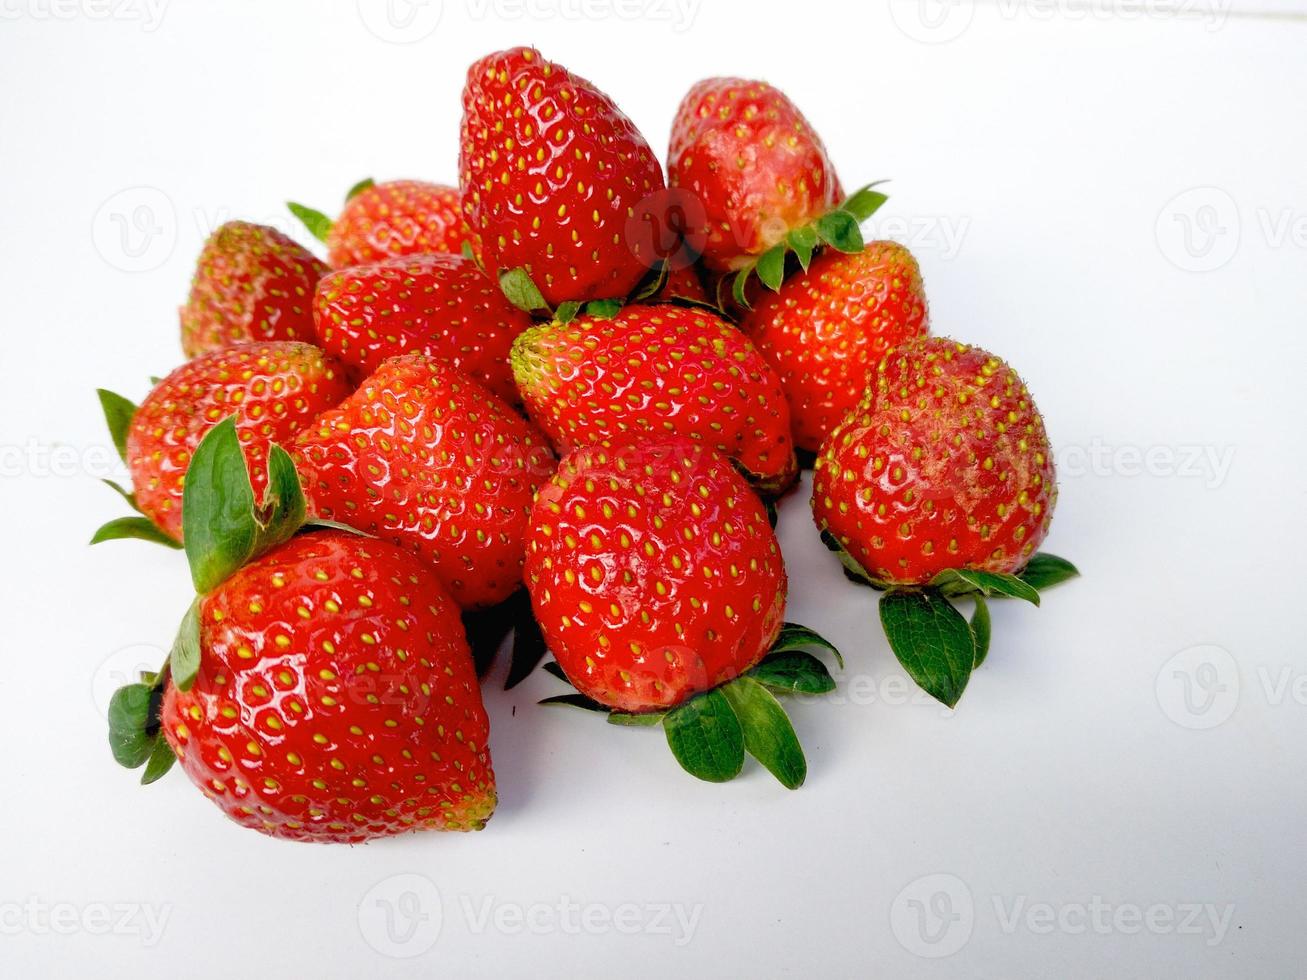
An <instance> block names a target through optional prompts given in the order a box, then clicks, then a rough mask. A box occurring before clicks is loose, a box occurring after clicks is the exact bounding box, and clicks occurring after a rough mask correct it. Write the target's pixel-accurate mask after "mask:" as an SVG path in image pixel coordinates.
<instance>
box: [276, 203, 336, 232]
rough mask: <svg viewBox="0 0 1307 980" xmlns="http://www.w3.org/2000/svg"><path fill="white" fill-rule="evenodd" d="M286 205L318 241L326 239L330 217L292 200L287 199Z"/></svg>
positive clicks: (329, 228)
mask: <svg viewBox="0 0 1307 980" xmlns="http://www.w3.org/2000/svg"><path fill="white" fill-rule="evenodd" d="M286 207H288V208H290V213H291V214H293V215H295V217H297V218H299V219H300V223H301V224H302V225H304V227H305V228H307V229H308V230H309V234H310V235H312V236H313V237H314V238H316V239H317V240H318V241H320V242H325V241H326V240H327V233H328V232H330V231H331V219H330V218H328V217H327V216H326V215H325V214H323V213H322V212H321V211H315V210H314V209H313V208H310V207H306V206H304V205H303V204H296V203H295V202H294V201H287V202H286Z"/></svg>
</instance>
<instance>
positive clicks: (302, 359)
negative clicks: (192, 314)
mask: <svg viewBox="0 0 1307 980" xmlns="http://www.w3.org/2000/svg"><path fill="white" fill-rule="evenodd" d="M351 390H352V389H351V388H350V386H349V383H348V382H347V381H346V379H345V366H344V365H343V364H341V363H339V362H338V361H337V360H336V359H335V358H333V357H329V356H327V355H325V354H323V352H322V351H320V350H319V349H318V348H316V347H312V346H310V345H308V344H301V343H297V342H294V341H277V342H271V343H261V344H240V345H237V346H235V347H228V348H226V349H224V350H216V351H212V352H211V353H208V354H203V355H201V356H199V357H197V358H195V360H193V361H188V362H187V363H186V364H183V365H182V366H181V367H179V368H178V369H177V370H175V371H173V372H172V374H170V375H168V376H167V377H166V378H164V379H163V380H162V381H160V382H159V383H158V384H157V385H155V387H154V390H153V391H151V392H150V394H149V396H148V397H147V398H146V399H145V401H144V402H142V403H141V406H140V408H134V407H133V406H132V405H131V403H130V402H127V401H126V399H122V398H120V397H119V396H115V395H112V394H111V393H109V392H103V393H102V394H101V397H102V399H103V398H108V399H115V400H116V402H115V404H117V405H118V406H120V407H121V409H122V411H121V412H120V413H119V414H117V415H116V416H112V415H111V419H110V427H111V429H116V430H117V431H114V433H113V434H114V441H115V443H119V444H122V445H123V448H124V460H125V462H126V463H127V466H128V468H129V469H130V471H131V474H132V484H133V486H134V487H135V493H134V495H133V497H132V503H133V504H134V505H135V506H136V507H137V508H138V509H139V510H140V512H141V513H142V514H143V515H144V516H145V517H147V518H149V520H150V521H151V522H153V524H154V525H155V526H157V528H159V529H160V530H162V531H163V532H164V533H165V534H166V535H167V536H168V537H169V538H172V539H174V540H177V541H180V540H181V538H182V507H181V504H182V483H183V480H184V478H185V476H186V470H187V467H188V466H189V465H190V461H191V455H192V453H194V451H195V447H196V446H198V445H199V444H200V440H201V439H202V438H204V436H205V434H206V433H207V432H208V431H209V430H210V429H212V428H213V427H214V425H216V424H217V423H218V422H220V421H221V420H222V419H224V418H226V417H228V416H233V417H234V418H235V420H236V429H237V432H238V433H239V435H240V442H241V446H242V448H243V449H244V451H245V457H246V459H247V460H248V463H249V468H250V472H251V475H252V477H253V481H254V489H255V494H256V496H259V497H261V496H262V494H263V490H264V487H265V486H266V485H267V480H268V477H267V455H268V447H269V445H271V444H272V443H285V444H287V445H289V444H290V441H291V440H292V439H293V438H294V437H295V434H296V433H297V432H299V431H300V429H302V428H304V427H305V426H306V425H308V424H309V423H310V422H312V421H313V419H315V418H316V417H317V416H318V414H319V413H321V412H324V411H326V410H327V409H329V408H332V407H334V406H335V405H338V404H339V403H340V402H341V401H343V400H344V399H345V398H347V397H348V396H349V393H350V391H351ZM109 407H110V403H109V402H106V410H108V409H109ZM125 536H144V537H150V538H154V537H155V535H154V534H152V533H150V530H149V528H148V526H145V525H144V522H142V521H141V520H140V518H122V519H120V520H118V521H113V522H111V523H110V524H108V525H106V526H105V528H102V529H101V532H100V534H98V535H97V537H96V540H107V539H109V538H112V537H125Z"/></svg>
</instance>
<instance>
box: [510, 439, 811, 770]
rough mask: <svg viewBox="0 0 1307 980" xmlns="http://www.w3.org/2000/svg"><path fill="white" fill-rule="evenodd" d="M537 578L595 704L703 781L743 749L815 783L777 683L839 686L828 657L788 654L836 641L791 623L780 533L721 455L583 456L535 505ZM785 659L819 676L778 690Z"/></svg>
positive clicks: (538, 596)
mask: <svg viewBox="0 0 1307 980" xmlns="http://www.w3.org/2000/svg"><path fill="white" fill-rule="evenodd" d="M526 582H527V589H528V591H529V592H530V593H531V602H532V607H533V609H534V610H535V614H536V619H537V621H538V622H539V624H540V627H541V630H542V632H543V634H544V636H545V639H546V641H547V643H548V645H549V649H550V650H552V651H553V654H554V657H555V658H556V659H557V661H558V666H559V667H560V668H561V669H562V671H563V673H564V674H565V675H566V677H567V679H568V680H570V681H571V682H572V684H573V685H575V687H576V688H577V689H578V690H579V691H580V692H581V695H582V698H581V701H580V703H581V705H582V706H583V707H592V708H596V709H599V710H603V709H615V713H614V715H613V720H614V721H625V722H627V723H646V724H655V723H657V722H659V721H662V723H663V725H664V726H665V728H666V731H667V737H668V741H669V743H670V744H671V747H672V750H673V752H674V753H675V754H676V755H677V758H678V760H680V761H681V763H682V765H683V766H685V768H687V769H688V770H689V771H690V772H692V773H693V774H695V775H697V776H699V777H700V778H703V779H710V780H714V781H721V780H724V779H730V778H732V777H733V776H735V775H736V774H737V773H738V772H739V771H740V766H741V764H742V763H743V760H744V751H745V748H747V749H748V750H749V751H750V752H751V753H752V754H754V755H755V756H756V757H757V758H758V759H759V760H760V761H762V762H763V763H764V765H766V766H767V767H768V768H769V769H771V770H772V772H774V773H775V774H776V775H777V777H778V778H780V779H781V781H782V782H783V783H785V785H787V786H789V787H790V788H795V787H797V786H798V785H799V784H801V783H802V782H803V774H804V772H805V771H806V763H804V760H803V753H802V750H801V749H800V748H799V745H798V741H797V739H796V738H795V736H794V731H793V728H792V727H791V726H790V724H789V721H788V719H786V717H785V712H784V709H782V708H781V707H780V705H779V704H778V703H777V702H776V699H775V698H774V697H773V696H772V695H771V694H770V693H768V691H767V689H766V688H767V687H768V686H775V687H777V688H779V689H788V690H790V691H793V690H797V689H805V690H816V689H821V690H829V689H830V686H833V682H831V681H830V675H829V674H828V673H827V672H826V670H825V668H824V667H823V666H822V665H821V664H820V663H819V662H818V661H816V660H815V659H813V658H811V657H810V656H808V655H805V654H794V653H789V654H787V653H780V652H778V651H783V650H794V649H797V648H798V647H801V646H804V645H819V646H827V647H829V644H827V643H826V642H825V641H824V640H822V639H821V638H820V637H818V636H816V635H815V634H812V633H810V632H808V631H806V630H803V629H802V628H801V627H793V626H789V625H786V624H784V623H783V616H784V612H785V593H786V578H785V566H784V562H783V561H782V559H781V552H780V546H779V544H778V543H777V540H776V534H775V532H774V531H772V528H771V525H770V524H769V523H768V520H767V513H766V511H765V510H764V509H763V506H762V504H761V503H760V502H759V500H758V498H757V496H756V495H754V494H753V493H752V492H751V491H750V489H749V486H748V484H747V483H746V482H745V481H744V479H743V478H742V477H741V476H740V475H739V474H738V473H737V472H736V471H735V468H734V467H733V466H732V465H731V463H730V461H729V460H727V459H726V458H725V457H724V456H722V455H720V454H719V453H717V452H716V451H715V450H712V449H709V448H707V447H705V446H702V445H700V444H699V443H696V442H693V441H691V440H689V439H683V438H674V439H670V440H666V441H657V440H655V441H646V442H644V443H641V444H639V445H626V446H623V447H620V448H616V449H605V448H598V447H588V448H583V449H578V450H577V451H576V452H574V453H572V454H571V455H569V456H567V457H566V458H565V459H564V460H563V462H562V464H561V466H560V468H559V471H558V473H557V475H556V476H555V477H554V478H553V480H552V481H551V482H550V483H549V484H548V485H547V486H546V487H545V488H544V489H543V490H541V491H540V495H539V496H538V498H537V499H536V504H535V508H534V510H533V511H532V515H531V531H530V534H529V536H528V539H527V563H526ZM778 640H781V641H782V642H780V643H778V642H777V641H778ZM769 650H770V651H773V653H774V654H775V656H773V657H769V658H768V660H767V661H763V664H762V666H758V665H759V662H760V661H762V660H763V657H764V656H766V655H767V654H768V652H769ZM778 661H779V662H778ZM782 665H788V667H789V668H794V669H796V670H798V671H801V672H804V673H805V677H806V678H807V679H808V680H810V681H812V682H814V683H813V684H812V685H810V686H808V687H803V686H802V685H795V684H793V683H791V681H793V678H794V675H793V674H790V675H788V676H789V680H788V681H785V682H782V683H779V684H778V683H777V681H778V680H779V675H778V674H777V673H776V671H777V670H778V669H780V670H781V671H782V673H783V672H784V670H785V668H784V667H782ZM755 667H756V670H755ZM751 671H752V672H753V674H752V675H750V676H742V675H746V672H751ZM827 685H830V686H827ZM564 700H566V701H567V702H568V703H577V701H576V699H575V698H574V697H573V698H570V699H564ZM632 713H635V714H636V715H637V717H636V718H635V719H632V717H631V715H632ZM704 741H707V742H710V743H712V745H711V748H710V749H709V750H707V751H704V749H703V743H704Z"/></svg>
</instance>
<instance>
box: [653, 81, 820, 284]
mask: <svg viewBox="0 0 1307 980" xmlns="http://www.w3.org/2000/svg"><path fill="white" fill-rule="evenodd" d="M667 161H668V162H667V177H668V184H669V185H670V186H672V187H679V188H683V189H684V190H687V191H690V192H691V193H693V194H694V195H696V196H697V197H698V198H699V200H700V202H701V203H702V205H703V216H704V220H703V225H702V227H701V228H699V229H695V231H696V233H697V234H696V236H695V239H696V241H699V240H701V241H702V246H701V247H702V251H703V257H704V261H705V262H706V263H707V264H708V265H709V266H710V267H712V268H716V269H722V270H726V269H739V268H742V267H744V266H746V265H748V264H749V262H750V261H752V260H753V259H756V258H757V257H758V256H759V255H761V254H762V253H764V252H766V251H767V250H768V249H769V248H771V247H772V246H773V245H776V244H778V243H780V242H782V241H784V239H785V236H786V234H787V233H788V232H789V231H791V230H792V229H795V228H798V227H800V226H803V225H807V224H809V223H810V222H812V221H814V220H815V219H816V218H818V217H819V216H820V215H822V214H823V213H825V212H827V211H830V210H831V209H832V208H834V207H835V206H836V205H837V204H838V203H839V201H840V198H841V197H842V191H841V190H840V182H839V178H838V177H836V175H835V168H834V166H833V165H832V164H831V161H830V158H829V157H828V156H827V155H826V148H825V147H824V146H823V145H822V142H821V139H820V138H819V137H818V136H817V134H816V133H815V132H814V131H813V129H812V127H811V126H810V125H809V124H808V121H807V120H806V119H805V118H804V117H803V114H802V113H801V112H799V110H798V109H797V108H796V107H795V105H794V103H792V102H791V101H790V100H789V99H788V98H786V96H785V94H784V93H782V92H781V91H780V90H779V89H776V88H773V87H772V86H770V85H768V84H766V83H765V82H756V81H748V80H746V79H741V78H708V79H704V80H703V81H701V82H699V83H698V84H696V85H695V86H694V87H693V88H691V89H690V91H689V93H688V94H687V95H686V96H685V98H684V99H683V100H682V101H681V105H680V107H679V108H678V109H677V112H676V118H675V120H674V121H673V123H672V139H671V148H670V150H669V151H668V156H667Z"/></svg>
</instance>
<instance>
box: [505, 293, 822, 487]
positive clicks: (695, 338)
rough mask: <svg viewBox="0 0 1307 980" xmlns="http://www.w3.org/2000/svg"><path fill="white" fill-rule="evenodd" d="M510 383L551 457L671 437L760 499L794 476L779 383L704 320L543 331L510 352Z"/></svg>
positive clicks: (667, 309) (717, 322)
mask: <svg viewBox="0 0 1307 980" xmlns="http://www.w3.org/2000/svg"><path fill="white" fill-rule="evenodd" d="M513 374H514V376H515V377H516V378H517V384H518V388H519V390H520V391H521V392H522V398H523V400H524V401H525V402H526V406H527V409H528V411H529V412H530V413H531V417H532V418H533V419H534V420H535V421H536V422H537V423H538V424H539V425H540V427H541V428H543V429H544V430H545V432H546V433H547V434H548V435H549V437H550V439H551V440H552V441H553V443H554V447H555V448H556V449H557V450H558V451H559V452H560V453H561V452H567V451H569V450H571V449H573V448H575V447H578V446H585V445H596V444H598V445H606V446H616V445H621V444H623V443H626V442H642V441H645V440H647V439H650V438H662V437H667V436H673V435H680V436H688V437H690V438H692V439H695V440H701V441H703V442H704V443H705V444H706V445H710V446H712V447H714V448H716V449H718V450H720V451H721V452H722V453H724V454H725V455H727V456H729V457H731V458H732V459H734V460H735V461H736V462H738V463H739V464H740V466H741V467H743V468H744V469H745V470H746V471H747V472H748V473H750V474H751V475H752V476H753V477H754V478H755V479H756V481H757V482H758V483H759V485H760V486H761V487H762V488H763V489H765V490H767V491H774V492H779V491H780V490H783V489H784V488H785V487H786V486H788V485H789V483H790V482H791V480H792V479H793V477H794V475H795V472H796V465H795V461H794V447H793V443H792V441H791V437H790V413H789V407H788V406H787V404H786V402H785V396H784V394H783V393H782V391H781V387H780V379H779V378H777V376H776V373H775V372H774V371H773V370H772V368H771V366H770V365H769V364H767V362H766V361H765V360H763V358H762V356H761V355H760V354H759V353H758V352H757V350H755V349H754V347H753V345H752V344H750V343H749V341H748V340H747V339H746V338H745V337H744V335H743V334H741V333H740V332H739V331H738V330H736V329H735V328H734V327H733V326H731V325H730V324H729V323H727V322H726V321H725V320H722V319H721V318H720V317H717V316H714V315H713V314H711V313H709V312H707V311H705V310H701V309H686V308H683V307H679V306H667V305H664V306H628V307H625V308H624V309H622V310H620V311H619V312H618V313H617V314H616V315H614V316H612V317H610V318H602V317H599V316H593V315H582V316H578V317H576V318H575V319H573V320H572V321H570V322H568V323H560V322H557V321H555V322H553V323H547V324H542V325H540V326H537V327H533V328H532V329H530V330H528V331H527V332H526V333H524V334H522V335H521V336H520V337H518V339H517V341H516V343H514V345H513Z"/></svg>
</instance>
